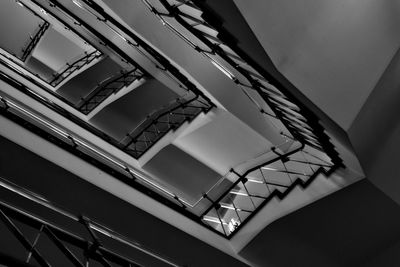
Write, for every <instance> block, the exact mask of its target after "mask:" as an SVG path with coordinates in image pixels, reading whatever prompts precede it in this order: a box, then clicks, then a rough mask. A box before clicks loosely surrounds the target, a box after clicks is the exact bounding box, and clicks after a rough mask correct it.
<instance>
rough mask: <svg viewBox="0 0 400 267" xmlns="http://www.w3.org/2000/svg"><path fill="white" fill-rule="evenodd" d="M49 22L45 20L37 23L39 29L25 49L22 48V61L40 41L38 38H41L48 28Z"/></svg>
mask: <svg viewBox="0 0 400 267" xmlns="http://www.w3.org/2000/svg"><path fill="white" fill-rule="evenodd" d="M49 26H50V24H49V23H48V22H47V21H45V22H44V23H43V24H42V25H39V30H38V31H37V33H36V34H35V35H34V36H33V37H32V38H31V40H30V42H29V43H28V45H27V46H26V48H25V49H22V51H23V54H22V57H21V60H22V61H25V60H26V59H27V58H28V56H29V55H30V54H31V52H32V50H33V49H34V48H35V46H36V45H37V43H38V42H39V41H40V38H42V36H43V34H44V33H45V32H46V30H47V29H48V28H49Z"/></svg>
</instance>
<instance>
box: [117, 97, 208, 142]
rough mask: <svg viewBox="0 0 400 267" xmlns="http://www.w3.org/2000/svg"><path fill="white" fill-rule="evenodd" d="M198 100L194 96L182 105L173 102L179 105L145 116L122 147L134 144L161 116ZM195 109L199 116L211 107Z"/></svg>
mask: <svg viewBox="0 0 400 267" xmlns="http://www.w3.org/2000/svg"><path fill="white" fill-rule="evenodd" d="M198 98H199V96H195V97H194V98H192V99H189V100H187V101H186V102H183V103H179V99H178V101H176V102H175V103H179V104H178V105H174V104H172V105H171V106H172V108H171V106H169V107H168V108H167V109H166V110H165V111H163V112H162V113H160V114H157V113H158V112H152V113H151V115H149V116H147V117H146V119H145V120H143V121H142V123H140V124H139V125H138V126H137V127H135V129H134V130H133V131H131V133H129V134H127V136H128V137H129V138H130V139H131V141H129V142H128V143H127V144H125V145H124V147H125V148H126V147H128V146H130V145H131V144H132V142H134V140H135V139H138V137H139V136H141V135H142V134H143V133H144V132H146V130H148V129H149V128H150V127H151V126H152V125H153V124H154V123H157V121H158V120H159V119H160V118H162V117H163V116H165V115H167V114H171V113H173V112H174V111H175V110H178V109H180V108H185V107H187V106H188V105H189V104H190V103H193V102H194V101H197V100H198ZM197 108H198V109H200V111H198V112H197V114H199V113H200V112H202V111H203V112H207V111H208V110H210V109H211V108H212V106H208V107H197ZM156 114H157V115H156ZM154 115H156V117H154ZM146 124H147V125H146ZM182 124H183V122H182V123H181V124H180V125H182ZM144 125H146V126H144ZM142 127H143V128H142ZM177 127H179V126H176V127H173V128H177ZM140 128H142V129H141V130H140V131H139V132H137V133H136V134H135V132H136V131H137V129H140ZM173 128H170V129H169V130H171V129H173ZM132 135H133V136H132Z"/></svg>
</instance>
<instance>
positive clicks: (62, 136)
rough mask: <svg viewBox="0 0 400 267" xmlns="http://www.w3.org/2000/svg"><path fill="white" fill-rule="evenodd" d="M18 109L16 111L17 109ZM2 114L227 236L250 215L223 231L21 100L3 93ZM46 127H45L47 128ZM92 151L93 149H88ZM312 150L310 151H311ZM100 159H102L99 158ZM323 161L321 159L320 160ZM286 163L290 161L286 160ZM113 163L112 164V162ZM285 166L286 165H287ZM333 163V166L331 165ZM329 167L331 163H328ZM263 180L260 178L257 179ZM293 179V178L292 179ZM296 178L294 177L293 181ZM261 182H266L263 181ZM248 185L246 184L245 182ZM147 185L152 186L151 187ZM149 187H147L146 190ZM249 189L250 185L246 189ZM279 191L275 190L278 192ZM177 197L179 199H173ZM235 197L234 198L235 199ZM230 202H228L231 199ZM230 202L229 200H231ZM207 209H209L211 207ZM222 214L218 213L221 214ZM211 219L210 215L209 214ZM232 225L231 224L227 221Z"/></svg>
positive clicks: (243, 180)
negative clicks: (29, 108)
mask: <svg viewBox="0 0 400 267" xmlns="http://www.w3.org/2000/svg"><path fill="white" fill-rule="evenodd" d="M14 110H15V111H17V112H15V111H14ZM0 114H3V115H4V116H5V117H7V118H9V119H11V120H13V121H15V122H17V123H19V124H20V125H21V126H23V127H26V128H28V129H29V130H30V131H33V132H35V133H37V134H39V135H40V136H42V137H44V138H46V139H47V140H48V141H50V142H52V143H53V144H55V145H58V146H60V147H61V148H63V149H64V150H66V151H69V152H71V153H73V154H74V155H76V156H77V157H79V158H82V159H83V160H86V161H89V162H90V163H91V164H93V165H95V166H96V167H98V168H100V169H101V170H103V171H105V172H106V173H109V174H110V175H112V176H113V177H115V178H117V179H119V180H120V181H122V182H124V183H126V184H127V185H130V186H132V187H134V188H136V189H138V190H140V191H142V192H144V193H146V194H148V195H150V196H151V197H153V198H155V199H156V200H158V201H160V202H162V203H164V204H166V205H167V206H169V207H171V208H173V209H174V210H176V211H178V212H180V213H182V214H183V215H185V216H187V217H188V218H190V219H192V220H194V221H196V222H198V223H200V224H202V225H203V226H205V227H207V228H208V229H210V230H213V231H215V232H216V233H218V234H220V235H222V236H224V237H227V238H231V236H233V235H234V234H235V233H236V232H237V231H236V228H237V229H239V228H238V227H240V225H241V224H243V223H245V222H246V221H247V219H246V218H245V219H243V220H241V221H240V224H239V225H236V226H235V227H234V229H233V230H232V231H229V232H228V231H226V230H225V229H224V228H222V229H223V231H222V232H221V230H219V229H217V228H215V227H213V226H211V225H209V224H208V223H207V222H206V220H207V218H208V216H209V214H205V213H203V215H202V217H200V216H198V215H195V214H194V213H192V210H191V209H192V208H193V207H194V206H193V205H192V204H191V203H189V202H187V201H186V200H185V199H182V198H181V197H179V196H178V195H176V194H174V193H171V192H169V191H168V190H166V189H164V188H163V187H162V186H160V185H157V184H156V183H155V182H152V181H151V180H149V179H147V178H146V177H144V176H143V175H141V174H140V173H138V172H137V171H136V170H134V169H132V168H130V167H129V166H128V165H127V164H126V163H124V162H121V161H119V160H117V159H115V158H113V157H112V156H111V155H109V154H107V153H106V152H102V151H100V150H99V148H96V147H93V146H92V145H91V144H89V143H87V142H86V141H84V140H81V139H80V138H78V137H76V136H73V135H71V134H70V133H68V132H67V131H66V130H64V129H62V128H60V127H59V126H57V125H55V124H54V123H52V122H49V121H48V120H47V119H44V118H41V117H39V115H37V114H33V113H32V112H30V111H28V110H27V108H24V107H20V106H19V105H18V104H16V103H15V102H13V101H10V100H9V99H6V98H4V97H0ZM22 114H25V116H27V117H28V118H29V120H27V119H25V118H24V117H23V116H21V115H22ZM32 121H37V123H38V124H39V125H38V126H36V125H34V124H33V123H32ZM43 128H45V129H46V130H44V129H43ZM302 147H304V144H302ZM297 151H299V149H295V151H291V152H288V153H287V154H281V153H280V152H279V151H278V150H277V149H273V150H272V152H273V153H274V154H276V155H277V157H276V158H274V159H273V160H272V161H269V162H267V163H264V164H263V166H265V164H269V163H271V162H278V161H281V162H282V163H283V164H285V162H290V160H291V155H292V154H293V153H295V152H297ZM89 152H90V153H89ZM308 153H309V152H308ZM100 159H101V160H100ZM321 162H322V163H321ZM296 163H297V164H302V166H304V168H310V169H311V170H312V169H313V168H312V167H311V166H313V163H312V162H310V161H309V160H307V159H304V160H300V162H299V161H296ZM286 164H287V163H286ZM321 164H327V166H329V163H328V162H326V161H323V160H322V161H321V160H319V163H317V164H314V166H317V167H319V168H323V167H321V166H320V165H321ZM110 165H112V166H110ZM259 166H261V165H258V166H257V167H255V168H258V167H259ZM284 166H286V165H284ZM335 166H336V165H335ZM329 167H330V166H329ZM326 168H328V167H326ZM253 169H254V168H252V169H249V170H248V171H247V172H246V175H247V174H248V173H249V172H250V171H252V170H253ZM278 172H284V173H285V172H286V173H287V175H288V176H289V177H290V175H293V173H295V172H292V171H290V170H289V169H288V168H286V167H285V169H284V170H278ZM300 172H301V171H297V172H296V173H300ZM232 173H233V174H235V175H237V176H238V179H237V180H236V182H235V185H238V184H239V183H242V184H243V185H244V184H245V183H246V182H255V181H253V180H250V179H247V177H244V178H243V177H242V176H241V175H240V174H238V173H236V171H235V170H232ZM258 182H260V181H258ZM291 182H293V181H292V180H291ZM294 182H295V181H294ZM261 183H263V182H262V181H261ZM297 183H299V182H297ZM265 184H270V185H272V184H273V183H271V182H269V183H267V182H266V183H265ZM244 186H245V185H244ZM148 187H150V188H152V189H148ZM146 188H147V190H146ZM291 188H293V187H292V186H291V185H290V186H287V190H289V189H290V190H291ZM233 189H234V186H231V187H230V190H231V191H229V190H228V191H226V192H224V193H222V195H221V194H220V195H219V196H220V197H219V198H218V199H219V200H220V199H222V198H223V197H224V196H226V195H227V194H231V193H232V190H233ZM153 190H156V191H158V192H160V193H163V195H164V197H163V196H162V195H161V194H154V191H153ZM246 190H247V189H246ZM250 193H251V192H249V191H247V195H246V196H247V197H249V199H250V200H251V202H253V201H252V197H258V196H256V195H250ZM275 194H276V193H275ZM165 196H168V199H167V198H165ZM202 198H203V199H208V200H210V201H211V205H210V207H211V208H213V209H215V210H216V211H217V214H218V209H220V208H226V205H225V206H221V203H219V202H216V201H213V200H211V199H210V198H209V197H208V195H206V194H205V195H204V196H203V197H202ZM261 198H262V199H263V202H262V204H261V205H265V204H266V203H267V202H268V201H269V200H270V199H271V198H270V197H261ZM173 200H174V201H176V202H173ZM233 200H234V199H233ZM228 204H229V203H228ZM229 205H230V204H229ZM232 205H233V207H230V208H233V209H234V210H235V211H236V212H238V211H240V212H242V211H243V212H248V213H249V214H250V215H249V216H252V214H255V213H256V212H257V211H258V210H259V206H257V205H258V204H257V205H255V204H254V203H253V205H254V209H252V210H246V209H243V208H241V207H235V206H234V205H235V204H234V202H232ZM207 210H210V208H208V209H207ZM218 216H219V215H218ZM208 219H210V218H208ZM219 221H220V222H221V224H222V226H223V227H225V226H224V225H225V224H223V221H222V219H221V218H219ZM228 225H229V224H228Z"/></svg>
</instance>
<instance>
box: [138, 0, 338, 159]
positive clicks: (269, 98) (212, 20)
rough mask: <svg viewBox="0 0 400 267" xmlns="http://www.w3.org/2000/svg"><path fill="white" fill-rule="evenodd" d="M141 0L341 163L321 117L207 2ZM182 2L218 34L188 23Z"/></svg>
mask: <svg viewBox="0 0 400 267" xmlns="http://www.w3.org/2000/svg"><path fill="white" fill-rule="evenodd" d="M142 2H143V3H144V4H145V5H146V6H147V7H148V8H149V9H150V11H151V12H152V13H154V14H155V15H156V16H157V17H158V18H159V19H160V20H161V21H162V23H163V24H164V25H165V26H166V27H167V28H168V29H170V30H171V31H173V32H174V33H175V34H177V35H178V36H179V37H180V38H181V39H182V40H184V41H185V42H186V43H187V44H188V45H189V46H191V47H192V48H193V49H194V50H196V51H197V52H199V53H201V54H202V55H203V56H205V57H206V58H208V59H209V60H210V61H211V63H213V65H214V66H216V67H217V68H218V69H219V70H220V71H222V72H223V73H224V74H225V75H226V76H228V77H229V78H230V79H232V80H233V81H234V82H235V83H236V84H237V85H238V86H240V87H241V88H242V87H244V88H249V89H253V90H255V91H256V92H258V94H259V95H260V96H261V97H262V98H263V100H264V101H265V102H266V104H267V105H268V106H269V107H270V108H271V110H273V112H274V113H275V116H274V117H277V118H278V119H279V120H280V121H281V122H282V123H283V125H284V126H285V127H286V128H287V129H288V130H289V132H290V133H291V134H292V135H293V136H294V137H295V138H296V139H297V140H299V141H302V142H305V143H307V144H308V145H310V146H313V147H315V148H317V149H319V150H322V151H324V152H325V153H327V154H328V155H329V157H331V159H332V160H333V161H334V162H335V163H336V164H339V165H342V160H341V159H340V157H339V154H338V153H337V152H336V150H335V148H334V146H333V144H332V143H331V142H330V140H329V137H328V136H327V135H326V133H325V132H324V128H323V127H322V126H321V125H320V123H319V119H318V118H317V117H316V116H315V115H314V114H313V113H312V112H310V111H309V109H308V108H307V107H306V106H304V105H303V104H302V103H301V102H300V101H298V100H297V99H296V98H295V97H294V96H293V95H292V94H291V93H290V92H289V91H288V90H286V88H284V86H283V85H282V84H281V83H280V82H279V81H278V80H277V79H275V77H273V76H272V75H270V74H269V73H268V72H267V71H265V70H264V69H263V68H262V67H260V66H259V65H258V64H257V63H256V62H255V61H254V60H252V59H251V57H249V56H248V55H247V53H246V52H245V51H243V50H242V49H241V48H239V47H238V46H237V44H236V43H235V41H232V40H234V38H230V34H229V32H227V31H226V30H225V29H224V28H223V27H222V24H221V23H220V22H219V20H218V18H216V17H215V15H214V14H213V13H212V12H208V10H207V9H206V4H204V3H202V2H201V1H196V2H194V1H190V0H188V1H179V2H180V4H177V5H172V4H170V3H169V2H168V1H167V0H158V2H160V3H161V4H162V5H163V6H164V8H165V9H166V10H167V12H168V13H164V12H160V11H158V10H157V9H156V8H154V6H153V5H151V4H150V2H149V1H148V0H142ZM182 5H188V6H190V7H193V8H196V9H197V10H199V11H201V12H202V13H203V14H202V16H201V19H202V23H201V25H204V26H206V27H208V28H210V29H212V30H213V31H216V32H217V33H218V34H217V36H216V37H214V36H209V35H208V34H207V33H205V32H202V31H200V30H198V29H195V28H194V27H195V26H197V25H199V21H200V20H199V19H198V18H194V17H193V18H192V21H194V22H195V23H194V24H195V26H193V25H191V24H189V23H188V22H187V20H185V19H184V18H183V17H185V18H188V17H191V15H188V14H186V13H184V12H183V11H181V10H180V9H179V7H180V6H182ZM164 17H173V18H174V19H175V20H176V21H177V22H178V23H179V24H181V25H182V26H183V27H184V28H185V29H186V30H188V31H189V32H190V33H191V34H192V35H193V36H195V37H196V38H197V39H198V40H200V41H201V42H202V43H203V44H205V45H206V46H207V47H208V48H209V49H210V51H206V50H204V49H202V48H200V47H199V46H198V45H197V44H196V43H194V42H192V41H191V40H190V39H189V38H188V37H186V36H185V35H183V34H182V33H180V32H179V31H178V30H177V29H175V28H174V27H173V26H172V25H171V24H170V23H169V22H167V21H166V20H165V19H164ZM210 37H212V38H211V39H212V40H213V41H214V42H216V43H213V42H212V41H210ZM221 44H223V45H226V46H228V47H229V48H230V49H231V50H232V51H234V53H236V54H235V55H234V54H232V53H231V52H227V51H225V50H224V49H223V48H222V47H221ZM212 55H218V56H220V57H221V58H222V59H223V60H224V61H225V62H226V63H228V64H229V65H230V66H231V67H232V68H234V69H235V70H236V71H238V72H239V73H240V74H242V75H243V76H244V77H245V78H246V79H247V81H248V82H249V83H250V85H247V84H244V83H242V82H240V81H239V79H238V78H237V77H235V75H234V74H233V73H232V72H231V71H229V70H228V69H227V68H226V67H224V66H223V65H222V64H221V63H220V62H218V61H217V60H215V59H213V58H212ZM233 58H235V60H239V61H240V62H244V63H245V64H247V65H249V66H250V67H251V68H252V69H253V70H252V71H250V70H248V69H245V68H243V67H242V66H241V64H239V63H237V62H235V60H233ZM274 86H276V87H275V89H274V90H272V88H269V87H274ZM276 88H278V89H276ZM242 90H244V89H242ZM280 99H282V100H283V101H288V102H289V103H291V104H292V105H294V106H295V107H297V108H298V109H297V110H296V112H297V113H298V116H300V117H302V118H305V119H304V121H305V123H306V124H308V125H309V126H310V128H311V129H313V132H312V133H305V132H304V131H303V128H302V125H298V123H296V122H295V121H294V120H292V119H291V116H290V114H287V111H286V110H285V109H282V108H281V105H282V102H281V101H280ZM257 107H258V108H259V109H260V107H259V105H257ZM289 108H290V107H289ZM260 112H261V113H262V114H267V115H269V114H268V113H266V112H265V111H264V110H262V109H260ZM315 141H317V142H318V143H315Z"/></svg>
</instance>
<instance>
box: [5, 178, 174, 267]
mask: <svg viewBox="0 0 400 267" xmlns="http://www.w3.org/2000/svg"><path fill="white" fill-rule="evenodd" d="M0 186H1V187H2V188H4V189H7V190H9V191H11V192H14V193H16V194H18V195H19V196H22V197H24V198H26V199H29V200H30V201H32V202H34V203H36V204H39V205H41V206H44V207H46V208H48V209H50V210H52V211H54V212H56V213H58V214H60V215H62V216H64V217H67V218H68V219H71V220H73V221H75V222H79V223H81V222H82V216H77V215H74V214H73V213H71V212H69V211H67V210H66V209H65V208H62V207H60V206H58V205H56V204H55V203H52V202H51V201H49V200H47V199H46V198H44V197H42V196H40V195H38V194H36V193H33V192H32V191H30V190H28V189H26V188H23V187H21V186H18V185H16V184H14V183H12V182H10V181H8V180H7V179H5V178H3V177H1V176H0ZM1 205H4V202H3V203H2V202H0V206H1ZM14 209H15V208H14ZM0 210H1V208H0ZM28 214H29V213H28ZM29 215H30V216H31V217H33V218H35V219H38V217H36V216H35V215H32V214H29ZM85 220H86V221H87V222H88V227H89V228H90V229H91V230H93V231H95V232H98V233H101V234H103V235H106V236H108V237H110V238H112V239H114V240H116V241H118V242H121V243H123V244H126V245H128V246H130V247H131V248H134V249H136V250H138V251H141V252H143V253H145V254H147V255H149V256H151V257H153V258H156V259H158V260H160V261H162V262H164V263H166V264H168V265H169V266H176V267H179V266H180V265H178V264H176V263H174V262H173V261H172V260H171V259H168V258H167V257H165V256H162V255H160V254H159V253H156V252H154V251H152V250H151V249H149V248H147V247H145V246H144V245H142V244H140V243H139V242H137V241H133V240H132V239H130V238H128V237H126V236H124V235H122V234H120V233H118V232H116V231H114V230H112V229H110V228H108V227H106V226H104V225H103V224H101V223H99V222H96V221H93V220H91V219H89V218H87V217H85ZM41 222H42V223H43V222H44V223H46V224H47V225H50V226H51V227H52V228H56V229H60V228H59V227H57V226H54V225H53V224H51V223H49V222H46V221H45V220H41ZM63 231H64V232H67V233H70V232H69V231H68V230H65V229H63ZM70 234H71V235H74V234H72V233H70ZM115 254H116V253H115ZM116 255H118V254H116ZM118 256H120V257H121V258H124V256H122V255H118ZM131 262H132V261H131Z"/></svg>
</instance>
